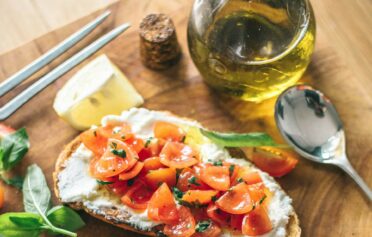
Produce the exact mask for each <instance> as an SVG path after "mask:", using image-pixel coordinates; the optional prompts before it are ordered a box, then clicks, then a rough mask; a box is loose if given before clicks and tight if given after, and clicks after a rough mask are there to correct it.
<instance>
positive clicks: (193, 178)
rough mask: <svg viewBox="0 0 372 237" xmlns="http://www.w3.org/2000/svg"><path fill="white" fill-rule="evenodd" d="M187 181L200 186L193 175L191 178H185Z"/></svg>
mask: <svg viewBox="0 0 372 237" xmlns="http://www.w3.org/2000/svg"><path fill="white" fill-rule="evenodd" d="M187 182H188V183H189V184H194V185H196V186H200V183H198V182H197V181H196V177H195V176H192V177H191V178H189V179H188V180H187Z"/></svg>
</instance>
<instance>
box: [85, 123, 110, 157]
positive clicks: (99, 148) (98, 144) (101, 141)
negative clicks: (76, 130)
mask: <svg viewBox="0 0 372 237" xmlns="http://www.w3.org/2000/svg"><path fill="white" fill-rule="evenodd" d="M80 139H81V142H82V143H83V144H84V146H85V147H86V148H88V149H89V150H91V151H92V152H93V153H94V154H96V155H97V156H101V155H102V154H103V153H104V152H105V150H106V146H107V140H108V139H107V138H106V137H104V136H102V135H101V134H99V133H98V132H97V129H89V130H87V131H85V132H83V133H81V134H80Z"/></svg>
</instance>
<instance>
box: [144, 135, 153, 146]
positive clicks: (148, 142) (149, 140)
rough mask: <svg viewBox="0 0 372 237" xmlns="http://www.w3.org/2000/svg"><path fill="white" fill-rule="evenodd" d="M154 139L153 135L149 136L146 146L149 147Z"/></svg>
mask: <svg viewBox="0 0 372 237" xmlns="http://www.w3.org/2000/svg"><path fill="white" fill-rule="evenodd" d="M152 139H154V138H153V137H149V138H148V139H147V140H146V143H145V148H147V147H148V146H149V145H150V143H151V140H152Z"/></svg>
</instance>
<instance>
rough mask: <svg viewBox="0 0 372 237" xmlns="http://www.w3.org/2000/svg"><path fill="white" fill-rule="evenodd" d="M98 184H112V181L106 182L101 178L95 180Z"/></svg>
mask: <svg viewBox="0 0 372 237" xmlns="http://www.w3.org/2000/svg"><path fill="white" fill-rule="evenodd" d="M96 181H97V183H98V184H100V185H107V184H113V183H114V182H107V181H102V180H98V179H97V180H96Z"/></svg>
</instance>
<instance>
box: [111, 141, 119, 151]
mask: <svg viewBox="0 0 372 237" xmlns="http://www.w3.org/2000/svg"><path fill="white" fill-rule="evenodd" d="M110 147H111V149H113V150H115V149H116V148H117V147H118V144H116V142H112V143H111V144H110Z"/></svg>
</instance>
